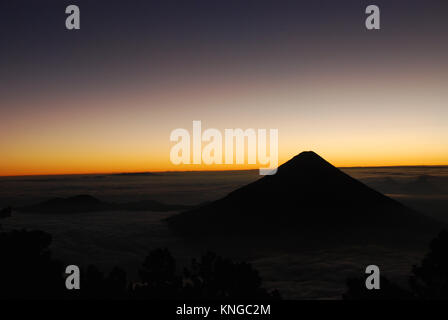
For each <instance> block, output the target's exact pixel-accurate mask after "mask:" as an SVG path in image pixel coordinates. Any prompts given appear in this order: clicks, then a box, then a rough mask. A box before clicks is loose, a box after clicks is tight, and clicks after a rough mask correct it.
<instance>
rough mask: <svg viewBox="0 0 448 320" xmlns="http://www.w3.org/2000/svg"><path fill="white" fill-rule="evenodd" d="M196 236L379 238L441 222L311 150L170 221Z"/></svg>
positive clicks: (413, 230)
mask: <svg viewBox="0 0 448 320" xmlns="http://www.w3.org/2000/svg"><path fill="white" fill-rule="evenodd" d="M167 222H168V223H169V225H170V226H171V227H172V228H173V229H174V230H176V231H178V232H180V233H182V234H188V235H194V236H214V235H253V234H258V235H274V236H276V235H285V234H289V235H291V234H303V233H310V232H312V233H319V232H324V233H325V234H326V235H328V234H330V233H333V232H335V231H336V232H339V233H358V234H363V233H364V232H366V231H367V230H370V231H372V230H374V233H376V234H384V233H387V232H392V233H393V234H394V235H396V236H397V235H398V236H399V235H400V234H403V233H407V231H410V232H411V234H416V233H418V232H420V231H430V232H434V230H436V229H439V228H440V225H439V223H438V222H436V221H433V220H432V219H430V218H429V217H426V216H424V215H423V214H420V213H417V212H415V211H413V210H412V209H410V208H408V207H406V206H404V205H403V204H401V203H399V202H397V201H395V200H393V199H391V198H389V197H387V196H385V195H383V194H381V193H379V192H377V191H375V190H373V189H371V188H369V187H368V186H366V185H364V184H363V183H361V182H359V181H358V180H356V179H354V178H352V177H350V176H349V175H347V174H345V173H344V172H342V171H341V170H339V169H337V168H336V167H334V166H333V165H331V164H330V163H328V162H327V161H325V160H324V159H323V158H321V157H320V156H319V155H317V154H316V153H314V152H312V151H307V152H302V153H300V154H299V155H297V156H295V157H294V158H292V159H291V160H289V161H288V162H286V163H284V164H283V165H281V166H280V167H279V168H278V171H277V174H275V175H272V176H265V177H263V178H261V179H259V180H257V181H255V182H253V183H250V184H248V185H246V186H243V187H241V188H239V189H237V190H235V191H233V192H231V193H230V194H228V195H227V196H226V197H224V198H222V199H220V200H217V201H214V202H212V203H209V204H207V205H205V206H202V207H199V208H195V209H193V210H190V211H186V212H183V213H180V214H178V215H175V216H172V217H170V218H169V219H168V220H167Z"/></svg>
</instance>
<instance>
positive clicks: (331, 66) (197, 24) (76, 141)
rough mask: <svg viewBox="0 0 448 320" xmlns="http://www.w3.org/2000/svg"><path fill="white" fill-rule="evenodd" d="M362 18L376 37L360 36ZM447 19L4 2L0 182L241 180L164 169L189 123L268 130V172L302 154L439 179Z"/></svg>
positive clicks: (181, 5)
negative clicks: (151, 174)
mask: <svg viewBox="0 0 448 320" xmlns="http://www.w3.org/2000/svg"><path fill="white" fill-rule="evenodd" d="M372 3H374V4H377V5H378V6H379V7H380V9H381V27H382V29H381V30H380V31H367V30H366V29H365V27H364V20H365V17H366V15H365V14H364V10H365V7H366V6H367V5H368V4H372ZM69 4H77V5H79V7H80V10H81V30H79V31H68V30H66V29H65V18H66V15H65V7H66V6H67V5H69ZM447 9H448V3H447V1H446V0H440V1H433V0H429V1H428V0H426V1H410V0H406V1H405V0H402V1H399V0H396V1H368V2H367V1H359V0H357V1H356V0H353V1H348V0H341V1H330V0H327V1H316V0H313V1H298V0H296V1H280V0H276V1H262V0H254V1H245V0H239V1H233V0H226V1H221V0H216V1H210V0H208V1H196V0H188V1H166V0H160V1H136V0H130V1H111V0H108V1H103V0H91V1H80V0H72V1H61V0H59V1H56V0H55V1H31V0H29V1H21V0H14V1H12V0H11V1H2V2H0V39H1V45H0V46H1V47H0V58H1V59H0V84H1V85H0V119H1V126H0V150H1V156H0V175H25V174H59V173H93V172H124V171H126V172H131V171H152V170H154V171H156V170H157V171H158V170H197V169H207V170H208V169H242V168H249V166H232V167H229V166H215V167H210V166H202V167H201V166H181V167H178V166H174V165H172V164H171V163H170V161H169V151H170V148H171V146H172V145H173V143H172V142H170V141H169V135H170V132H171V131H172V130H173V129H176V128H186V129H189V130H191V127H192V121H193V120H201V121H202V124H203V127H204V129H205V128H218V129H224V128H243V129H246V128H267V129H269V128H277V129H278V130H279V153H280V154H279V157H280V163H282V162H284V161H286V160H288V159H289V158H290V157H292V156H294V155H295V154H297V153H299V152H301V151H303V150H314V151H316V152H317V153H319V154H320V155H322V156H323V157H324V158H326V159H327V160H328V161H330V162H331V163H333V164H335V165H337V166H381V165H448V125H447V120H448V111H447V110H448V104H447V102H448V90H447V85H448V61H447V57H448V42H447V38H446V37H447V34H448V22H447V21H448V20H447V18H446V17H447V15H448V10H447ZM252 167H253V166H252Z"/></svg>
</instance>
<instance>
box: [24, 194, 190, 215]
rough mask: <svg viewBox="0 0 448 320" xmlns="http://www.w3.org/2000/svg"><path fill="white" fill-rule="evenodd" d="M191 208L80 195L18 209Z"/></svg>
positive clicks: (72, 211)
mask: <svg viewBox="0 0 448 320" xmlns="http://www.w3.org/2000/svg"><path fill="white" fill-rule="evenodd" d="M188 208H191V207H189V206H184V205H176V204H173V205H170V204H165V203H162V202H158V201H154V200H142V201H136V202H127V203H112V202H104V201H101V200H99V199H97V198H95V197H92V196H90V195H78V196H74V197H69V198H53V199H50V200H47V201H44V202H41V203H37V204H34V205H30V206H25V207H20V208H16V210H17V211H21V212H32V213H80V212H94V211H110V210H129V211H146V210H148V211H171V210H185V209H188Z"/></svg>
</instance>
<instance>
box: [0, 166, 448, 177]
mask: <svg viewBox="0 0 448 320" xmlns="http://www.w3.org/2000/svg"><path fill="white" fill-rule="evenodd" d="M279 167H280V166H279ZM335 167H336V168H338V169H365V168H416V167H434V168H437V167H448V164H441V165H440V164H438V165H427V164H426V165H388V166H384V165H383V166H340V167H338V166H335ZM258 170H259V169H256V168H255V169H234V170H229V169H223V170H216V169H210V170H159V171H114V172H87V173H85V172H84V173H83V172H81V173H79V172H78V173H47V174H45V173H43V174H13V175H0V178H9V177H39V176H77V175H78V176H86V175H120V174H124V175H125V174H145V173H146V174H151V173H156V174H157V173H183V172H188V173H192V172H235V171H241V172H243V171H258Z"/></svg>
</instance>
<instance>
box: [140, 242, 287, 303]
mask: <svg viewBox="0 0 448 320" xmlns="http://www.w3.org/2000/svg"><path fill="white" fill-rule="evenodd" d="M140 278H141V280H142V283H140V284H139V285H137V286H136V287H135V289H134V294H135V295H136V296H137V297H139V298H156V299H157V298H159V299H167V298H175V299H176V298H177V299H178V298H188V299H242V298H243V299H244V298H258V299H274V298H280V295H279V294H278V292H276V291H275V292H268V291H266V290H265V289H263V288H262V287H261V284H262V281H261V278H260V276H259V275H258V272H257V271H256V270H255V269H253V267H252V265H250V264H248V263H245V262H233V261H231V260H229V259H224V258H221V257H219V256H217V255H216V254H215V253H212V252H208V253H206V254H205V255H203V256H202V257H201V259H200V261H199V262H198V261H197V260H196V259H192V261H191V265H190V267H184V269H183V272H182V273H181V274H179V275H178V274H177V273H176V262H175V260H174V258H173V257H172V256H171V254H170V252H169V251H168V250H167V249H157V250H154V251H152V252H150V254H149V255H148V256H147V257H146V259H145V261H144V263H143V266H142V269H141V270H140Z"/></svg>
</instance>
